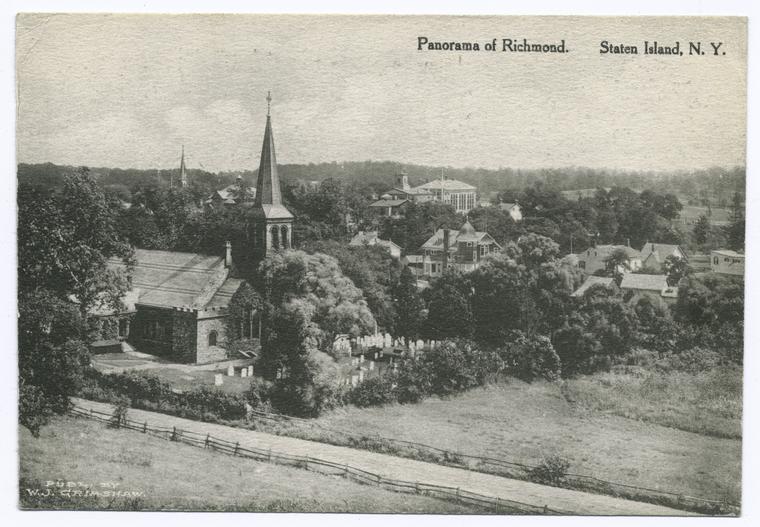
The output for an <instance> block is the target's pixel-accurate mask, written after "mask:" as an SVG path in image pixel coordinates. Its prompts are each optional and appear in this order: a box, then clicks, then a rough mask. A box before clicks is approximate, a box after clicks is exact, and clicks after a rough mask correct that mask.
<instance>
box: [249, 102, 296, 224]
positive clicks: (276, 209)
mask: <svg viewBox="0 0 760 527" xmlns="http://www.w3.org/2000/svg"><path fill="white" fill-rule="evenodd" d="M256 209H257V210H258V211H259V212H260V213H263V215H264V217H265V218H268V219H269V218H271V219H289V218H293V215H292V214H291V213H290V211H289V210H288V209H286V208H285V207H284V206H283V205H282V193H281V192H280V178H279V177H278V175H277V158H276V156H275V152H274V136H273V135H272V118H271V117H270V115H269V114H267V124H266V128H265V129H264V144H263V145H262V147H261V162H260V163H259V174H258V180H257V183H256Z"/></svg>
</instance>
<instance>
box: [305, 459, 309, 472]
mask: <svg viewBox="0 0 760 527" xmlns="http://www.w3.org/2000/svg"><path fill="white" fill-rule="evenodd" d="M305 468H306V470H309V456H306V467H305Z"/></svg>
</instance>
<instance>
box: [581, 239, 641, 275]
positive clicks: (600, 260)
mask: <svg viewBox="0 0 760 527" xmlns="http://www.w3.org/2000/svg"><path fill="white" fill-rule="evenodd" d="M616 251H623V252H625V254H626V257H627V258H628V260H627V262H626V263H627V265H626V266H625V268H622V266H621V268H619V269H617V271H618V272H620V273H625V272H629V271H637V270H639V269H641V254H640V253H639V251H637V250H636V249H633V248H632V247H629V246H627V245H596V246H594V247H589V248H588V249H586V250H585V251H583V252H581V253H578V254H577V255H576V257H577V264H578V267H579V268H580V269H581V270H582V271H583V272H584V274H586V275H591V274H594V273H596V272H597V271H600V270H604V269H606V268H607V260H609V259H610V257H611V256H612V255H613V254H614V253H615V252H616Z"/></svg>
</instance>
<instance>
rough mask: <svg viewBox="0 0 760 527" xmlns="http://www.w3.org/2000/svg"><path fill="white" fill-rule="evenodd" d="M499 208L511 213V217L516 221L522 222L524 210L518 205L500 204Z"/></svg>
mask: <svg viewBox="0 0 760 527" xmlns="http://www.w3.org/2000/svg"><path fill="white" fill-rule="evenodd" d="M499 208H500V209H501V210H505V211H507V212H509V215H510V216H511V217H512V219H513V220H514V221H522V219H523V215H522V209H521V208H520V205H518V204H517V203H499Z"/></svg>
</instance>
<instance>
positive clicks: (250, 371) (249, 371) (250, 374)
mask: <svg viewBox="0 0 760 527" xmlns="http://www.w3.org/2000/svg"><path fill="white" fill-rule="evenodd" d="M248 376H249V377H253V364H249V365H248Z"/></svg>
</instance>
